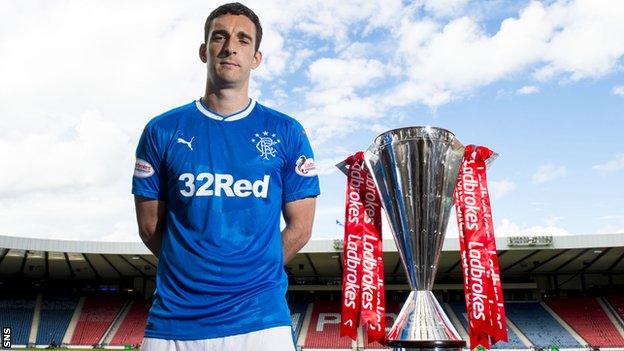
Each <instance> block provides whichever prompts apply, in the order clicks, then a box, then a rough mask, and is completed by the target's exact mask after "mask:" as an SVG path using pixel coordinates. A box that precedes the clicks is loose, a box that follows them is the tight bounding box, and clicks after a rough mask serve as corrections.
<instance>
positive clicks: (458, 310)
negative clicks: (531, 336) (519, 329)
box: [449, 302, 526, 349]
mask: <svg viewBox="0 0 624 351" xmlns="http://www.w3.org/2000/svg"><path fill="white" fill-rule="evenodd" d="M449 305H450V306H451V308H452V309H453V311H454V312H455V314H456V315H457V318H458V319H459V320H460V321H461V323H462V325H463V326H464V329H466V330H468V319H467V317H466V304H465V303H464V302H450V303H449ZM507 337H508V339H509V341H508V342H502V341H501V342H498V343H496V344H495V345H493V346H492V348H493V349H524V348H526V346H525V345H524V344H523V343H522V341H521V340H520V338H518V335H516V333H514V332H513V330H511V329H509V328H507Z"/></svg>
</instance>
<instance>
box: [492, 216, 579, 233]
mask: <svg viewBox="0 0 624 351" xmlns="http://www.w3.org/2000/svg"><path fill="white" fill-rule="evenodd" d="M547 222H551V223H547V224H546V225H544V226H539V225H531V226H520V225H518V224H516V223H513V222H511V221H510V220H509V219H507V218H503V219H502V220H501V221H500V223H499V224H498V225H496V226H495V231H496V235H497V236H503V237H507V236H538V235H553V236H557V235H570V232H568V231H567V230H566V229H564V228H561V227H558V226H556V225H555V224H554V223H552V220H551V219H549V220H548V221H547Z"/></svg>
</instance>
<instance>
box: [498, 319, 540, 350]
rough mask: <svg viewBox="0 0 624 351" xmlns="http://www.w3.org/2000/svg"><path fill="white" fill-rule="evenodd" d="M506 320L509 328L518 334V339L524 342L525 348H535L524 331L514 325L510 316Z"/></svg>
mask: <svg viewBox="0 0 624 351" xmlns="http://www.w3.org/2000/svg"><path fill="white" fill-rule="evenodd" d="M505 320H506V322H507V328H508V329H511V330H512V331H513V332H514V333H515V334H516V336H517V337H518V339H520V341H522V343H523V344H524V346H526V347H528V348H533V347H534V345H533V343H532V342H531V340H529V338H528V337H527V336H526V335H524V333H523V332H522V330H520V328H518V326H517V325H516V323H514V322H513V321H512V320H511V319H509V316H506V318H505Z"/></svg>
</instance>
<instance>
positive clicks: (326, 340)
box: [304, 301, 351, 349]
mask: <svg viewBox="0 0 624 351" xmlns="http://www.w3.org/2000/svg"><path fill="white" fill-rule="evenodd" d="M304 347H305V348H314V349H328V348H329V349H351V339H349V338H347V337H342V338H341V337H340V302H338V301H319V302H315V303H314V308H313V310H312V319H311V320H310V328H309V329H308V333H307V335H306V339H305V345H304Z"/></svg>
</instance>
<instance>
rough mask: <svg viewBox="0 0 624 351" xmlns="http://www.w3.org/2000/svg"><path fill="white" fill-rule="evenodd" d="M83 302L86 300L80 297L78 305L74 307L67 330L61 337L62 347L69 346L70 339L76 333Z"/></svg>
mask: <svg viewBox="0 0 624 351" xmlns="http://www.w3.org/2000/svg"><path fill="white" fill-rule="evenodd" d="M85 300H86V297H84V296H82V297H81V298H80V299H79V300H78V305H76V309H75V310H74V314H73V315H72V318H71V320H70V321H69V325H68V326H67V330H66V331H65V336H64V337H63V342H62V345H69V344H70V343H71V339H72V338H73V337H74V333H75V331H76V325H77V324H78V320H79V319H80V314H81V313H82V307H83V306H84V302H85Z"/></svg>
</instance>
